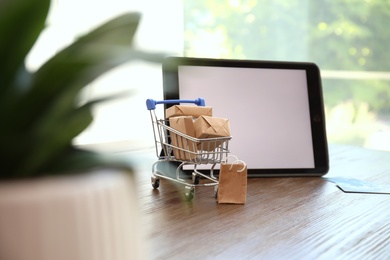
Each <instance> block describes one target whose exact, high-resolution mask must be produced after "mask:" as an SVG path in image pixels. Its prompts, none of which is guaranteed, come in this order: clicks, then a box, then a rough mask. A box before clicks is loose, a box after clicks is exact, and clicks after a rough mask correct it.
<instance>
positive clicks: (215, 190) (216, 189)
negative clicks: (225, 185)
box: [214, 185, 218, 198]
mask: <svg viewBox="0 0 390 260" xmlns="http://www.w3.org/2000/svg"><path fill="white" fill-rule="evenodd" d="M214 197H216V198H218V185H215V186H214Z"/></svg>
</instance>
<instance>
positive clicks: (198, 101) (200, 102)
mask: <svg viewBox="0 0 390 260" xmlns="http://www.w3.org/2000/svg"><path fill="white" fill-rule="evenodd" d="M180 103H194V104H196V105H197V106H201V107H204V106H205V105H206V103H205V101H204V99H203V98H197V99H195V100H188V99H168V100H161V101H156V100H154V99H147V100H146V107H147V108H148V110H154V109H156V105H157V104H180Z"/></svg>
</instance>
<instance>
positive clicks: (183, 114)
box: [165, 105, 230, 161]
mask: <svg viewBox="0 0 390 260" xmlns="http://www.w3.org/2000/svg"><path fill="white" fill-rule="evenodd" d="M165 117H166V118H167V119H169V124H170V127H172V128H173V129H175V130H177V131H179V132H181V133H183V134H185V135H187V136H190V137H193V138H196V139H197V140H195V139H191V138H186V137H182V136H180V135H177V134H175V133H171V141H172V145H173V146H175V147H179V148H180V149H174V150H173V153H174V156H175V158H176V159H179V160H185V161H188V160H189V161H192V160H194V159H195V158H196V155H197V154H198V150H208V151H212V150H214V149H215V148H216V147H218V146H219V145H221V144H222V142H218V141H213V142H202V140H204V139H209V140H211V139H210V138H218V137H226V136H230V125H229V119H227V118H219V117H213V109H212V107H207V106H205V107H202V106H183V105H175V106H172V107H170V108H168V109H166V111H165ZM198 139H200V140H198ZM213 140H214V139H213ZM205 144H207V145H205Z"/></svg>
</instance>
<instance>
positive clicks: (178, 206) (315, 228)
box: [136, 145, 390, 259]
mask: <svg viewBox="0 0 390 260" xmlns="http://www.w3.org/2000/svg"><path fill="white" fill-rule="evenodd" d="M153 156H155V155H154V154H152V153H151V157H148V156H146V157H145V158H148V159H146V160H145V161H143V163H142V165H143V166H142V169H139V171H138V173H137V175H136V176H137V183H138V186H137V187H138V189H139V190H138V192H139V199H140V204H141V208H142V213H143V215H144V219H143V221H144V222H145V226H146V232H147V242H148V243H149V245H148V246H149V249H148V251H149V255H150V257H151V259H251V258H253V259H335V258H336V259H390V195H386V194H359V193H344V192H343V191H341V190H340V189H339V188H338V187H337V186H336V185H335V184H334V183H332V182H329V181H327V180H326V179H324V178H320V177H316V178H313V177H306V178H300V177H296V178H249V179H248V190H247V203H246V204H245V205H229V204H217V203H216V199H215V198H214V196H213V189H212V188H210V187H203V188H198V189H197V190H196V194H195V196H196V197H195V198H194V199H193V200H192V201H191V202H186V201H184V200H183V197H182V195H183V190H184V189H183V186H179V187H177V185H174V184H173V183H172V182H169V181H167V180H161V185H160V188H159V189H157V190H153V188H152V186H151V183H150V171H151V164H149V163H151V161H148V160H149V159H150V160H156V159H155V157H153ZM330 162H331V170H330V171H329V173H328V174H327V175H326V176H325V177H346V178H354V179H360V180H364V181H370V182H375V183H378V184H387V185H390V152H381V151H374V150H368V149H363V148H357V147H350V146H339V145H331V146H330ZM143 167H144V168H143Z"/></svg>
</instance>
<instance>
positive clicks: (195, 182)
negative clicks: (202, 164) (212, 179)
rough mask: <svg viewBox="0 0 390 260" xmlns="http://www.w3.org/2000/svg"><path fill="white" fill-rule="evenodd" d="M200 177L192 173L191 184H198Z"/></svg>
mask: <svg viewBox="0 0 390 260" xmlns="http://www.w3.org/2000/svg"><path fill="white" fill-rule="evenodd" d="M199 180H200V176H199V175H198V174H196V173H195V172H193V173H192V183H194V184H199Z"/></svg>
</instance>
